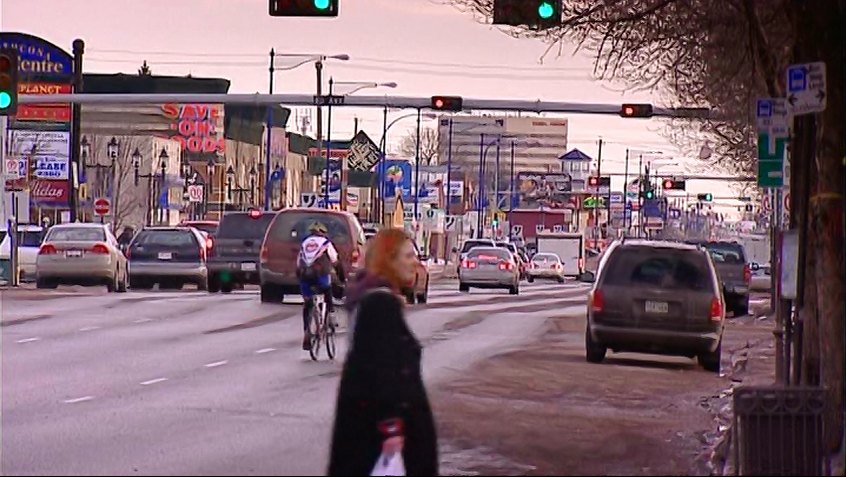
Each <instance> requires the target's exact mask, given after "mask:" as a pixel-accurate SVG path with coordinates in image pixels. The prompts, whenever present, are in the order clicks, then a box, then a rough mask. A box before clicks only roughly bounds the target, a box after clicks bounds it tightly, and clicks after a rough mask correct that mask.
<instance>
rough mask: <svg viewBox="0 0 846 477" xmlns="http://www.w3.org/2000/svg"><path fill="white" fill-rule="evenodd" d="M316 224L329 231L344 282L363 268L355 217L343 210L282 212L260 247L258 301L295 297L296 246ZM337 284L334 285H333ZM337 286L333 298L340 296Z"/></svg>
mask: <svg viewBox="0 0 846 477" xmlns="http://www.w3.org/2000/svg"><path fill="white" fill-rule="evenodd" d="M315 222H320V223H321V224H323V225H324V226H326V229H327V230H328V231H329V235H328V237H329V239H330V240H331V241H332V243H333V244H334V245H335V248H336V249H337V250H338V255H339V256H340V260H341V263H342V264H343V267H344V270H345V271H346V273H347V279H352V278H353V277H354V276H355V274H357V273H358V272H359V271H360V270H362V269H363V268H364V250H365V237H364V230H363V229H362V228H361V224H360V223H359V221H358V218H357V217H356V216H355V215H353V214H351V213H349V212H344V211H336V210H326V209H306V208H298V209H284V210H281V211H279V212H278V213H277V214H276V217H275V218H274V219H273V221H272V222H271V223H270V226H269V227H268V228H267V234H266V235H265V237H264V242H263V243H262V247H261V267H260V270H261V272H260V278H261V301H262V302H263V303H272V302H281V301H284V299H285V295H299V294H300V284H299V280H298V279H297V257H298V255H299V253H300V244H301V243H302V241H303V240H304V239H305V238H306V237H308V235H309V230H308V229H309V227H310V226H311V225H312V224H314V223H315ZM336 283H337V282H336ZM342 293H343V291H342V290H341V288H340V287H336V288H335V295H336V296H342Z"/></svg>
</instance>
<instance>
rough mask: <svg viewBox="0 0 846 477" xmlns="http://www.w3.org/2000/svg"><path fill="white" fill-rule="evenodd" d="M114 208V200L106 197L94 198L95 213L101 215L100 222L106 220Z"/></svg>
mask: <svg viewBox="0 0 846 477" xmlns="http://www.w3.org/2000/svg"><path fill="white" fill-rule="evenodd" d="M111 210H112V202H111V201H110V200H109V199H107V198H105V197H98V198H96V199H94V215H96V216H97V217H100V223H103V222H105V221H106V216H107V215H109V212H111Z"/></svg>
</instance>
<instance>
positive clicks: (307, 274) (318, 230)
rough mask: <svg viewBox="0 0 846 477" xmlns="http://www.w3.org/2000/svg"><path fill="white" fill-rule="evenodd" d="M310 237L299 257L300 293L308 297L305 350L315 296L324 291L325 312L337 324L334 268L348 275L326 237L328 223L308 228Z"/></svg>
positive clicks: (304, 243) (309, 344)
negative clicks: (334, 301)
mask: <svg viewBox="0 0 846 477" xmlns="http://www.w3.org/2000/svg"><path fill="white" fill-rule="evenodd" d="M308 231H309V236H308V237H306V238H305V240H303V242H302V244H301V245H300V254H299V257H298V258H297V277H298V278H299V280H300V293H301V294H302V296H303V299H304V300H305V304H304V306H303V332H304V335H303V350H305V351H308V350H309V349H310V348H311V335H310V333H309V325H310V322H311V310H312V308H313V306H314V302H313V300H312V297H313V296H314V294H315V290H317V291H318V292H322V293H323V296H324V298H325V301H326V312H327V314H328V315H329V316H328V319H329V323H331V324H332V326H335V319H334V313H335V307H334V304H333V303H332V270H333V269H334V270H335V271H336V272H337V275H338V279H339V280H340V281H341V282H343V281H344V280H345V278H346V275H345V274H344V270H343V265H342V264H341V261H340V260H339V258H338V251H337V250H336V249H335V246H334V245H333V244H332V241H331V240H329V238H328V237H327V236H326V235H327V233H328V231H327V230H326V226H325V225H323V224H322V223H320V222H314V223H313V224H311V225H310V226H309V228H308Z"/></svg>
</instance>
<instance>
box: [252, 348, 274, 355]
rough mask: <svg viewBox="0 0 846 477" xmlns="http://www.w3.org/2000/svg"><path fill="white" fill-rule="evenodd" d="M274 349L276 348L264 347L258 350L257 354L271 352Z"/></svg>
mask: <svg viewBox="0 0 846 477" xmlns="http://www.w3.org/2000/svg"><path fill="white" fill-rule="evenodd" d="M273 351H276V348H264V349H260V350H258V351H256V354H265V353H271V352H273Z"/></svg>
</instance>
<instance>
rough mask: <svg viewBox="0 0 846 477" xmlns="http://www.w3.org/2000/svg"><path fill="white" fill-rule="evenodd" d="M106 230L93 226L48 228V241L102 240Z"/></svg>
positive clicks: (104, 238) (104, 237)
mask: <svg viewBox="0 0 846 477" xmlns="http://www.w3.org/2000/svg"><path fill="white" fill-rule="evenodd" d="M105 240H106V232H105V231H104V230H103V229H101V228H99V227H98V228H94V227H62V228H53V229H50V232H49V233H48V234H47V241H48V242H103V241H105Z"/></svg>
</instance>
